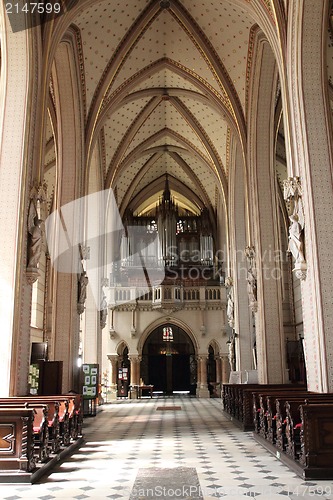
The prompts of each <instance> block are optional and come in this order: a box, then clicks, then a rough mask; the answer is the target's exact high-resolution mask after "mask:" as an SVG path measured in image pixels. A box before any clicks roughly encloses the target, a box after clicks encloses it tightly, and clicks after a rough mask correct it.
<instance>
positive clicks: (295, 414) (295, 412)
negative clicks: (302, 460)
mask: <svg viewBox="0 0 333 500" xmlns="http://www.w3.org/2000/svg"><path fill="white" fill-rule="evenodd" d="M306 403H307V404H330V403H332V404H333V394H320V393H318V394H317V393H307V394H305V395H299V397H297V396H294V397H284V398H279V399H277V400H276V429H277V430H276V447H277V448H278V449H279V450H281V451H284V452H285V453H286V454H287V455H289V456H290V457H291V458H292V459H298V457H299V454H300V447H301V444H300V433H301V428H302V421H301V414H300V406H301V405H303V404H306Z"/></svg>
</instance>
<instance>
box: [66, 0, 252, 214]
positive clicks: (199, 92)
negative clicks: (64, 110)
mask: <svg viewBox="0 0 333 500" xmlns="http://www.w3.org/2000/svg"><path fill="white" fill-rule="evenodd" d="M254 24H255V23H254V20H253V19H251V18H249V15H248V14H247V13H246V12H244V11H243V10H242V9H241V8H240V7H236V6H235V5H234V2H230V1H227V0H214V1H207V0H206V1H205V0H200V1H197V0H181V1H178V0H170V1H166V0H162V1H149V0H132V1H131V3H124V2H121V1H117V0H114V1H112V0H104V1H102V2H99V3H94V2H92V4H91V6H90V7H88V8H86V9H85V10H84V11H82V12H81V13H80V14H79V15H78V16H77V17H76V19H75V20H74V25H76V26H77V28H78V29H79V31H80V36H81V41H82V51H83V58H84V78H85V88H86V91H85V98H86V109H87V115H88V116H87V128H88V131H89V124H93V129H92V127H91V128H90V132H91V137H92V138H91V148H93V147H94V145H95V144H96V142H97V140H98V141H100V142H101V144H102V151H103V164H104V165H103V169H104V176H105V186H106V187H112V188H113V189H114V191H115V193H116V197H117V202H118V204H119V207H120V210H121V212H122V213H123V212H124V210H125V209H126V207H128V206H130V207H131V208H132V209H133V210H134V211H135V210H140V211H144V210H145V206H146V207H148V206H149V204H150V203H151V202H152V200H153V199H154V197H155V198H156V199H157V198H158V196H159V195H160V193H161V190H162V189H163V184H164V178H165V174H166V173H168V174H169V180H170V186H171V190H172V192H173V195H174V196H175V197H176V199H178V200H179V202H181V200H182V201H183V202H184V200H185V199H186V198H187V199H190V200H191V202H192V205H191V208H192V209H193V210H194V209H197V210H200V208H202V207H203V206H210V208H211V209H212V210H214V209H215V208H216V204H217V200H218V197H219V196H220V195H221V194H222V193H223V190H225V189H226V186H227V178H228V168H229V165H228V159H229V153H228V150H229V140H230V128H231V129H232V128H234V129H235V130H238V129H239V128H240V127H241V125H240V123H239V122H240V121H242V120H243V121H245V118H244V117H245V113H246V100H247V64H248V53H249V40H250V38H251V28H252V27H253V26H254ZM90 153H91V151H90ZM148 198H149V201H148V202H146V204H145V203H144V200H146V199H148ZM189 208H190V207H189ZM191 208H190V209H191Z"/></svg>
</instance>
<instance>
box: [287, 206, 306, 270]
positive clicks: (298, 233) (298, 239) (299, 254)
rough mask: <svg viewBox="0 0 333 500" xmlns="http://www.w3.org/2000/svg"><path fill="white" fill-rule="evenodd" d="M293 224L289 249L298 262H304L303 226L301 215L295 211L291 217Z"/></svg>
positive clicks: (291, 225) (290, 231)
mask: <svg viewBox="0 0 333 500" xmlns="http://www.w3.org/2000/svg"><path fill="white" fill-rule="evenodd" d="M289 219H290V221H291V224H290V227H289V246H288V250H289V252H290V253H291V254H292V255H293V257H294V259H295V263H296V264H300V263H304V262H305V258H304V253H303V234H302V233H303V228H302V226H301V224H300V220H299V216H298V215H297V214H296V213H294V214H292V215H290V217H289Z"/></svg>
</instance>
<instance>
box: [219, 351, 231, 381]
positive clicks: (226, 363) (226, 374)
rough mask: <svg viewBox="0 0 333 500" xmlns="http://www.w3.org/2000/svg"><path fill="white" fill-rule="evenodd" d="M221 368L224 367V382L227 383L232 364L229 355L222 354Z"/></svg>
mask: <svg viewBox="0 0 333 500" xmlns="http://www.w3.org/2000/svg"><path fill="white" fill-rule="evenodd" d="M221 365H222V366H221V368H222V384H227V383H228V382H229V375H230V364H229V358H228V356H227V355H225V356H221Z"/></svg>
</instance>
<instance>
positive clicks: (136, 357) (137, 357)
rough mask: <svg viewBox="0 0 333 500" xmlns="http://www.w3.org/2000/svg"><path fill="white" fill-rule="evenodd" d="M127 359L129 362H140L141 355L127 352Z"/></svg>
mask: <svg viewBox="0 0 333 500" xmlns="http://www.w3.org/2000/svg"><path fill="white" fill-rule="evenodd" d="M128 359H129V360H130V362H131V363H140V362H141V361H142V356H140V355H139V354H129V355H128Z"/></svg>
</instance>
